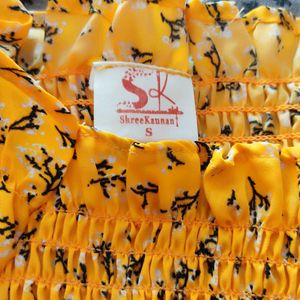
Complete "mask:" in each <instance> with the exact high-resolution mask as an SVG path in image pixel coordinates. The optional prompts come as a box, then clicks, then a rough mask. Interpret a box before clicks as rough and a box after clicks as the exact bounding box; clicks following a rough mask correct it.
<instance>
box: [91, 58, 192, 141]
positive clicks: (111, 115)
mask: <svg viewBox="0 0 300 300" xmlns="http://www.w3.org/2000/svg"><path fill="white" fill-rule="evenodd" d="M90 85H91V87H92V89H93V90H94V117H95V120H94V122H95V123H94V125H95V127H96V128H97V129H99V130H103V131H108V132H112V133H114V134H118V135H120V136H123V137H129V138H133V139H136V140H138V141H142V142H148V141H160V140H174V139H176V140H178V139H183V140H198V131H197V118H196V110H195V102H194V92H193V84H192V80H191V78H190V76H189V75H188V74H185V73H181V72H177V71H175V70H170V69H164V68H159V67H155V66H149V65H143V64H136V63H122V62H100V63H94V67H93V70H92V73H91V80H90Z"/></svg>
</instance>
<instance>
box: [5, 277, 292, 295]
mask: <svg viewBox="0 0 300 300" xmlns="http://www.w3.org/2000/svg"><path fill="white" fill-rule="evenodd" d="M12 281H14V282H17V283H23V281H33V282H34V283H40V284H45V285H48V286H49V285H54V284H55V285H62V284H66V285H68V286H74V287H85V288H87V287H90V288H96V289H101V290H105V291H107V290H110V289H114V290H119V291H122V290H128V291H129V292H132V291H133V290H138V291H143V292H153V290H156V291H160V290H164V291H169V292H183V293H197V294H198V295H218V294H222V295H227V296H234V297H243V296H249V297H251V295H252V296H255V297H262V298H263V299H265V298H270V299H274V298H276V299H290V298H289V297H288V296H278V294H271V295H259V294H254V293H251V292H248V291H245V292H244V293H241V292H240V290H239V291H234V290H230V291H228V290H227V291H225V290H223V289H222V290H219V289H215V291H214V292H210V291H203V288H184V289H182V288H170V287H160V286H151V287H146V286H138V285H131V286H125V287H124V286H122V285H119V284H110V283H108V284H107V285H103V284H99V283H98V282H92V281H88V282H87V283H82V282H80V281H76V280H63V281H62V280H55V279H54V278H51V279H44V278H42V277H36V278H35V277H28V278H26V277H24V276H18V277H16V278H14V277H11V278H7V277H6V278H0V282H12Z"/></svg>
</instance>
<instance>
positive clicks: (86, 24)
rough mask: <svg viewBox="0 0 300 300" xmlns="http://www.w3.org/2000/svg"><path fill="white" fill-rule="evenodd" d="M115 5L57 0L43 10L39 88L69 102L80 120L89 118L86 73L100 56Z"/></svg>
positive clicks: (89, 106)
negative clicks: (43, 37) (43, 33)
mask: <svg viewBox="0 0 300 300" xmlns="http://www.w3.org/2000/svg"><path fill="white" fill-rule="evenodd" d="M116 6H117V4H116V3H115V2H114V1H104V0H103V1H70V0H59V1H49V4H48V7H47V10H46V12H44V24H42V25H43V27H44V30H45V41H44V43H43V54H42V65H41V66H40V69H41V72H40V73H39V75H38V76H37V78H38V79H40V80H41V85H42V87H43V88H45V89H46V90H47V91H49V92H50V93H51V94H52V95H54V96H55V97H57V98H58V99H60V101H62V102H63V103H64V104H66V105H68V106H69V107H70V106H71V107H70V109H71V111H72V113H73V114H74V115H76V116H77V118H78V120H79V121H80V122H81V123H87V124H89V125H92V122H93V108H92V106H91V100H92V97H93V96H92V93H91V91H90V90H89V73H90V70H91V65H92V62H94V61H99V60H102V52H103V47H104V41H105V39H106V34H107V32H108V30H109V27H110V25H111V21H112V17H113V15H114V11H115V9H116ZM78 100H79V101H78ZM76 101H77V103H76ZM77 104H78V105H77Z"/></svg>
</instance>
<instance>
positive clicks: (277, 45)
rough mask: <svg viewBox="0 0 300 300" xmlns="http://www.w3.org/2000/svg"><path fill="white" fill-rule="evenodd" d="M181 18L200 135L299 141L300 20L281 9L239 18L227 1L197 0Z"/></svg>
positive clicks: (249, 14) (269, 9) (215, 137)
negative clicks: (207, 0) (187, 42)
mask: <svg viewBox="0 0 300 300" xmlns="http://www.w3.org/2000/svg"><path fill="white" fill-rule="evenodd" d="M186 19H187V30H188V33H189V37H190V52H191V55H192V57H193V61H194V64H195V67H194V74H195V81H196V83H195V85H196V86H195V99H196V105H197V107H198V109H199V111H198V122H199V126H198V128H199V133H200V136H201V137H212V138H211V140H216V139H217V137H218V136H220V135H222V136H230V137H242V136H244V137H246V136H257V137H256V140H257V138H260V139H263V137H262V136H265V137H267V136H269V139H270V136H273V135H275V136H282V137H283V138H284V137H289V138H290V143H298V139H293V137H294V136H293V134H294V133H297V132H299V125H300V123H299V120H300V119H299V108H300V107H299V88H300V86H299V81H297V80H294V78H295V77H298V76H299V33H300V31H299V30H300V27H299V21H297V20H296V19H295V17H294V16H292V14H290V13H289V12H287V11H286V10H283V9H280V8H279V9H274V8H269V7H263V6H262V7H258V8H256V9H254V10H253V11H251V12H249V13H247V14H246V15H245V16H243V17H239V11H238V8H237V7H236V6H235V5H234V4H233V3H232V2H224V3H223V4H220V3H219V4H216V3H215V4H202V3H201V2H200V1H197V0H195V1H190V3H189V4H188V6H187V9H186ZM230 139H231V138H229V140H230ZM223 140H226V138H225V139H223ZM237 140H239V139H237ZM245 141H247V139H245Z"/></svg>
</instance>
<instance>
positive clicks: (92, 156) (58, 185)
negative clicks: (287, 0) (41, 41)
mask: <svg viewBox="0 0 300 300" xmlns="http://www.w3.org/2000/svg"><path fill="white" fill-rule="evenodd" d="M56 2H57V1H54V2H53V1H52V2H51V3H50V5H55V3H56ZM81 2H84V3H89V1H81ZM108 2H110V1H108ZM148 2H151V1H148ZM153 2H156V1H153ZM161 2H162V3H160V2H159V4H153V3H151V4H149V7H152V5H162V4H163V3H164V2H165V1H161ZM141 3H142V2H141ZM143 3H144V2H143ZM143 3H142V4H143ZM67 4H69V2H68V1H66V4H65V6H55V9H54V11H57V10H61V9H65V10H67V11H68V10H71V9H72V8H73V6H72V5H70V6H68V5H67ZM165 4H166V5H165V7H168V5H170V6H171V9H173V6H172V4H173V1H172V2H171V1H166V2H165ZM167 4H168V5H167ZM198 4H199V3H198V1H193V0H192V1H190V3H189V8H187V9H186V18H187V31H188V35H190V36H191V39H190V44H191V45H190V47H191V53H192V56H193V58H194V60H195V71H197V73H198V75H195V76H198V80H200V82H198V83H200V84H199V85H195V90H196V105H197V101H200V100H198V98H197V97H199V99H201V101H203V99H206V100H207V104H206V105H205V107H203V108H202V110H201V111H204V110H205V109H206V110H208V109H210V107H214V108H218V107H220V106H224V107H226V108H227V109H232V108H234V107H236V106H239V111H233V112H230V118H228V119H229V120H231V118H232V119H234V116H235V115H237V116H239V115H241V116H243V117H244V118H245V119H242V120H243V121H240V123H235V125H236V126H235V127H234V128H237V129H235V130H238V127H239V126H241V127H242V124H244V126H245V127H247V126H250V125H251V126H252V124H253V122H254V121H255V120H253V119H251V118H253V117H252V115H257V116H261V115H263V113H252V114H251V115H250V116H247V118H248V119H247V118H246V116H244V115H247V114H248V112H244V111H243V110H246V109H250V110H251V109H252V108H253V107H255V108H256V109H257V110H263V108H265V109H266V112H264V113H266V114H267V113H269V112H268V110H269V109H272V110H275V111H276V110H277V111H276V113H274V115H276V116H277V117H278V119H279V120H280V121H281V123H274V126H270V128H274V132H272V134H270V133H266V132H263V133H261V132H260V131H259V130H254V131H253V132H247V131H246V130H244V129H243V130H244V131H242V133H240V135H237V134H234V136H231V134H229V135H226V134H225V133H223V135H221V136H218V138H221V137H222V138H224V137H226V138H228V141H227V142H225V143H223V142H218V143H216V140H214V139H215V135H216V134H217V135H218V134H219V132H218V131H216V132H210V131H209V130H210V128H211V127H213V125H214V124H215V123H218V119H219V118H220V120H223V119H225V118H226V113H219V112H217V113H216V115H214V114H215V112H213V113H212V117H211V119H210V120H211V123H209V122H208V121H207V120H206V122H207V129H206V131H207V133H206V134H207V137H211V138H212V139H213V141H212V142H211V143H204V142H202V137H201V138H200V141H196V142H190V141H161V142H152V143H138V142H136V141H133V140H130V139H126V138H121V137H119V136H116V135H112V134H109V133H104V132H100V131H96V130H95V129H93V128H92V127H89V126H85V125H81V124H80V122H78V120H77V119H76V118H75V117H74V116H73V115H72V114H71V113H70V112H69V110H67V109H66V107H65V106H63V104H62V102H61V101H60V100H58V99H56V98H55V97H53V96H52V95H50V94H49V93H47V92H46V91H45V90H43V89H41V88H40V87H39V86H38V85H37V83H36V82H35V81H33V79H32V78H31V77H30V76H29V75H27V74H26V73H25V72H24V71H23V70H22V69H21V68H20V67H19V66H18V65H17V64H15V63H14V62H13V60H11V59H10V58H9V57H8V56H7V55H6V54H4V52H2V51H0V130H1V134H0V170H1V181H0V182H1V184H0V296H1V299H5V300H6V299H7V300H8V299H22V300H32V299H38V300H46V299H47V300H48V299H50V300H60V299H68V300H71V299H72V300H81V299H85V300H90V299H93V300H98V299H113V300H116V299H160V300H162V299H166V300H167V299H194V300H196V299H197V300H198V299H199V300H200V299H201V300H202V299H205V300H206V299H265V298H266V299H288V298H294V299H298V298H300V284H299V271H298V270H299V261H298V259H299V241H300V240H299V225H300V214H299V192H300V191H299V188H300V182H299V178H300V148H299V145H298V140H297V137H298V134H299V130H298V124H299V110H298V109H296V108H295V107H296V106H293V108H291V107H290V106H286V107H287V108H285V110H280V109H281V107H282V106H280V105H282V104H285V105H291V104H293V105H296V104H298V103H299V96H298V95H297V93H296V87H297V82H298V81H297V80H298V79H299V78H298V77H297V67H298V63H297V61H298V58H297V49H298V36H297V35H296V32H297V30H293V28H294V27H292V25H291V28H290V29H287V25H286V24H287V23H286V22H285V21H286V18H284V20H285V21H283V19H282V17H281V12H280V11H277V12H275V11H274V12H273V13H274V14H275V15H276V13H277V14H279V15H278V16H279V18H277V17H276V18H274V19H272V21H268V20H269V19H268V18H269V17H268V14H267V13H268V12H269V10H266V9H265V8H259V9H258V11H257V12H255V11H253V12H250V13H249V14H248V15H246V16H245V17H244V18H242V19H239V18H238V17H237V10H236V9H235V8H234V7H232V4H228V3H223V4H219V5H217V6H214V5H213V6H211V7H209V6H206V5H203V4H201V5H198ZM1 5H2V2H1V3H0V7H1ZM121 5H124V6H122V7H121V8H120V10H119V12H120V14H121V12H122V10H123V9H124V7H126V5H129V4H128V3H127V2H125V3H123V4H121ZM222 5H223V6H222ZM86 6H87V7H88V4H86ZM157 8H159V9H160V6H158V7H157ZM221 8H222V9H223V10H224V12H222V13H220V10H221ZM79 9H80V6H75V5H74V11H76V14H77V13H78V14H80V13H81V11H80V10H79ZM208 10H209V12H210V13H209V12H208V15H205V14H204V12H205V11H208ZM0 11H1V10H0ZM213 11H215V15H214V18H213V19H210V16H211V14H213ZM119 12H117V14H116V15H115V17H114V20H115V22H116V23H117V22H119V21H118V20H120V19H122V18H121V17H120V15H119ZM54 13H56V12H54ZM262 13H263V14H264V16H265V17H266V20H264V19H263V18H261V19H258V20H253V15H254V16H256V14H257V15H260V14H262ZM199 14H200V15H199ZM285 14H287V12H284V15H285ZM223 15H224V20H223V19H222V16H223ZM66 16H67V14H66ZM272 16H273V14H272ZM119 17H120V19H119ZM233 18H235V19H236V20H233ZM225 20H226V22H225ZM273 20H274V21H273ZM252 21H253V22H252ZM159 22H160V21H159ZM210 22H211V24H210ZM224 22H225V23H226V25H225V23H224ZM247 22H248V23H247ZM281 22H282V24H280V23H281ZM289 22H292V21H289ZM246 23H247V24H246ZM296 25H297V24H296ZM296 25H295V26H296ZM209 26H211V27H209ZM223 26H225V27H224V30H223V31H222V29H221V27H223ZM270 26H273V27H274V28H276V29H275V32H276V33H278V31H279V32H280V34H281V35H280V36H279V40H281V41H282V43H283V44H282V45H283V46H284V48H283V49H281V48H276V49H274V47H271V46H265V49H266V51H268V57H266V56H264V52H263V49H264V48H260V50H259V51H258V50H257V48H258V45H261V43H262V42H261V37H260V35H265V39H271V40H272V39H273V38H274V37H273V33H274V32H273V31H272V34H271V32H270V31H269V30H271V27H270ZM273 27H272V28H273ZM295 28H296V27H295ZM214 29H215V30H214ZM229 29H230V30H229ZM220 30H221V31H220ZM225 30H228V32H229V33H228V32H227V31H225ZM272 30H273V29H272ZM203 32H206V33H207V35H208V37H209V38H210V40H209V43H208V44H206V42H207V41H208V40H207V39H205V38H204V37H203V36H202V35H203V34H204V33H203ZM224 32H225V33H224ZM226 35H229V37H225V36H226ZM247 37H248V38H247ZM275 39H277V38H276V37H275ZM141 40H142V39H141ZM141 40H140V39H137V42H139V41H141ZM277 40H278V39H277ZM211 41H213V42H214V44H215V45H216V46H215V47H212V42H211ZM201 42H203V43H204V45H202V44H201ZM230 42H231V43H230ZM239 42H240V44H239ZM241 43H244V44H243V45H245V47H246V49H247V51H245V49H240V48H241V47H240V48H239V47H238V45H241ZM286 43H287V45H289V47H285V45H286ZM199 44H200V45H199ZM253 44H254V45H256V46H255V47H256V48H255V49H256V51H257V57H258V58H259V57H260V55H262V58H261V59H257V61H258V66H256V65H255V64H251V60H250V58H249V56H250V55H249V53H250V52H249V51H250V49H251V48H249V47H250V46H251V45H253ZM265 44H266V42H265ZM217 45H218V46H217ZM202 46H203V47H204V48H202ZM229 46H231V47H232V48H230V47H229ZM193 47H198V48H197V49H193ZM205 47H208V49H206V50H205ZM228 47H229V49H228ZM260 47H261V46H260ZM53 49H54V48H53ZM58 49H60V48H58ZM209 49H210V50H209ZM215 49H218V51H219V53H221V54H220V58H221V60H222V63H223V67H222V68H220V69H218V70H221V71H220V73H217V72H216V70H217V69H216V67H215V66H213V65H214V64H213V62H215V60H210V59H208V60H207V59H206V58H207V56H206V55H205V52H207V51H213V53H210V52H209V53H210V54H213V55H214V59H215V58H216V56H215V55H216V51H215ZM278 49H279V50H280V51H279V52H281V51H284V55H283V54H280V53H279V54H278ZM53 51H54V50H53ZM59 51H62V50H59ZM198 51H199V52H198ZM260 51H261V52H262V54H259V53H260ZM203 53H204V54H203ZM230 53H231V55H234V57H235V62H236V64H235V66H238V68H237V70H238V71H235V69H234V67H232V66H233V63H234V62H233V61H232V60H230V59H232V57H231V56H230ZM253 53H254V52H253ZM157 55H158V56H159V53H158V54H157ZM201 55H202V56H201ZM281 55H282V57H281ZM278 56H279V57H278ZM291 57H292V58H293V59H292V60H291ZM279 59H282V61H284V62H285V63H284V65H283V66H281V64H280V63H279V62H278V64H277V61H278V60H279ZM62 60H63V58H62ZM266 60H268V62H267V61H266ZM54 61H55V60H54ZM270 61H272V64H274V74H273V73H270V69H269V68H270V67H267V66H268V64H269V62H270ZM172 62H173V60H170V63H172ZM209 62H210V63H209ZM237 62H239V65H237ZM49 64H50V62H49ZM184 64H185V59H184V58H183V61H182V66H183V65H184ZM49 68H51V66H49ZM178 69H179V67H178ZM245 69H246V72H244V70H245ZM53 70H54V69H53ZM223 70H225V71H226V72H225V73H223ZM217 75H218V76H217ZM269 75H270V76H269ZM271 75H272V76H273V75H274V76H275V75H276V76H275V77H274V78H277V80H279V79H280V80H281V81H282V82H281V83H276V82H275V79H274V78H273V77H271ZM232 76H239V80H236V81H233V82H234V83H235V84H237V83H238V84H239V86H242V87H243V88H241V87H239V88H238V90H237V92H236V93H237V94H238V93H241V90H240V89H242V90H243V91H245V96H244V98H243V101H241V100H240V101H239V99H240V97H239V96H237V94H235V90H234V89H231V88H225V87H224V88H223V85H226V86H227V85H228V84H229V83H230V85H229V86H235V85H234V84H232V81H231V80H233V79H232ZM200 77H201V78H200ZM219 78H222V79H224V78H225V79H228V82H227V83H226V82H225V81H224V82H215V83H213V82H211V81H209V80H218V79H219ZM248 78H251V80H253V82H251V83H249V82H246V79H248ZM297 78H298V79H297ZM208 79H209V80H208ZM265 79H268V80H272V82H270V83H269V84H266V83H265V84H261V83H259V81H260V80H265ZM288 80H290V81H289V82H288ZM274 82H275V83H274ZM220 84H221V85H220ZM218 86H221V88H220V89H219V88H218ZM244 86H245V87H244ZM272 90H275V92H273V93H272ZM246 91H247V92H246ZM291 91H293V93H292V92H291ZM197 95H198V96H197ZM213 101H214V102H213ZM218 101H219V103H218ZM235 101H236V102H235ZM202 103H204V102H202ZM205 103H206V102H205ZM248 104H249V105H248ZM250 104H251V106H250ZM207 106H208V107H207ZM278 110H279V112H278ZM207 115H209V112H208V111H207ZM271 115H272V114H271ZM272 116H273V115H272ZM261 118H262V119H263V120H265V119H264V118H265V117H261ZM246 119H247V120H248V121H249V124H248V123H247V122H246ZM212 120H215V123H214V122H213V121H212ZM235 122H237V121H235ZM288 122H290V123H288ZM245 123H246V124H245ZM286 123H288V124H289V126H290V127H292V131H291V132H292V133H293V134H294V136H291V137H290V138H287V136H286V135H285V133H286V131H284V130H285V129H282V128H286V127H285V126H283V124H286ZM238 124H240V125H238ZM254 125H257V124H256V123H254ZM218 126H219V125H218ZM289 126H288V130H291V129H290V127H289ZM216 127H217V126H216ZM204 128H206V127H204ZM201 130H202V127H200V135H201ZM227 132H228V130H227ZM289 132H290V131H288V133H289ZM278 133H281V136H279V134H278ZM265 136H267V137H265ZM234 137H235V138H236V139H234ZM245 137H247V138H251V139H249V141H251V143H250V142H249V143H243V142H241V141H239V140H242V139H243V138H245ZM262 137H264V138H265V139H266V141H264V142H259V140H260V139H261V138H262ZM236 141H237V142H236ZM270 141H271V142H270ZM274 141H275V142H274ZM272 142H273V143H272Z"/></svg>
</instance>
